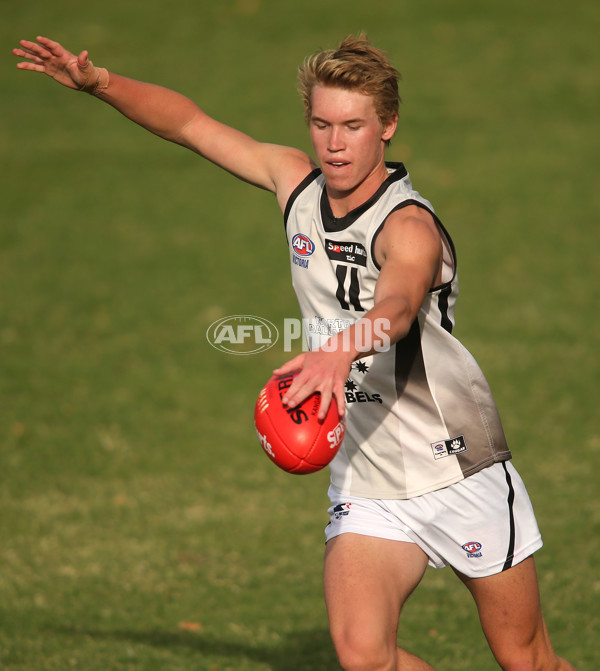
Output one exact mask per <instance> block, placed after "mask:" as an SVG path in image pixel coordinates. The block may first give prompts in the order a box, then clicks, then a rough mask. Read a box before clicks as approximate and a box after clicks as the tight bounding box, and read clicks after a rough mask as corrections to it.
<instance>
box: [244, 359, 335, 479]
mask: <svg viewBox="0 0 600 671" xmlns="http://www.w3.org/2000/svg"><path fill="white" fill-rule="evenodd" d="M298 372H299V371H295V372H292V373H287V374H284V375H274V376H273V377H271V379H270V380H269V381H268V382H267V384H266V385H265V386H264V387H263V389H262V391H261V392H260V394H259V396H258V399H257V401H256V406H255V408H254V424H255V426H256V432H257V433H258V439H259V441H260V444H261V446H262V448H263V450H264V451H265V452H266V454H267V456H268V457H269V458H270V459H271V461H273V462H274V463H275V464H277V466H279V468H282V469H283V470H284V471H287V472H288V473H296V474H304V473H314V472H315V471H319V470H321V469H322V468H324V467H325V466H327V464H329V462H330V461H331V460H332V459H333V457H335V455H336V454H337V451H338V450H339V448H340V445H341V444H342V440H343V438H344V433H345V430H346V426H345V423H344V418H340V416H339V415H338V410H337V405H336V403H335V400H333V401H332V403H331V404H330V406H329V410H328V412H327V415H326V417H325V419H324V420H323V421H320V420H319V419H318V413H319V405H320V403H321V395H320V394H319V393H318V392H317V393H314V394H312V395H311V396H309V397H308V398H307V399H306V400H304V401H303V402H302V403H301V404H300V405H298V406H296V407H295V408H288V407H287V406H285V405H284V404H283V402H282V398H283V396H284V395H285V392H286V391H287V389H289V388H290V387H291V386H292V383H293V381H294V378H295V377H296V375H298Z"/></svg>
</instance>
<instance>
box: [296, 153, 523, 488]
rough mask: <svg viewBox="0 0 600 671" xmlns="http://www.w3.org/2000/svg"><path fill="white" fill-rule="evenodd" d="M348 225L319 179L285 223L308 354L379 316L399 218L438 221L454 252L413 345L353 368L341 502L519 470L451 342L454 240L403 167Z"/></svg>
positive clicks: (486, 393) (448, 254) (490, 407)
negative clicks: (385, 244)
mask: <svg viewBox="0 0 600 671" xmlns="http://www.w3.org/2000/svg"><path fill="white" fill-rule="evenodd" d="M387 167H388V172H389V176H388V179H387V180H386V181H385V182H384V183H383V184H382V186H381V187H380V188H379V190H378V191H377V192H376V193H375V194H374V195H373V196H372V197H371V198H370V199H369V200H368V201H367V202H365V203H364V204H363V205H361V206H360V207H358V208H357V209H355V210H353V211H351V212H350V213H349V214H348V215H347V216H345V217H343V218H341V219H336V218H334V217H333V214H332V211H331V208H330V205H329V201H328V199H327V195H326V192H325V181H324V178H323V175H322V174H321V171H320V170H318V169H317V170H315V171H313V172H312V173H311V174H310V175H309V176H308V177H307V178H306V179H304V180H303V182H302V183H301V184H300V185H299V186H298V187H297V188H296V190H295V191H294V192H293V193H292V195H291V197H290V199H289V201H288V203H287V206H286V210H285V214H284V219H285V224H286V235H287V239H288V245H289V249H290V261H291V269H292V281H293V285H294V289H295V291H296V295H297V297H298V301H299V304H300V309H301V312H302V318H303V323H304V328H305V334H306V339H307V343H308V347H309V348H310V349H315V348H317V347H319V346H320V345H322V344H323V343H324V342H325V341H326V340H327V339H328V338H329V337H330V336H331V335H332V334H333V333H336V332H338V331H341V330H343V329H344V328H346V327H347V326H348V325H349V324H352V323H353V322H355V321H357V320H358V319H360V318H361V317H362V316H363V315H364V314H365V312H366V311H368V310H369V309H370V308H372V307H373V305H374V300H373V296H374V291H375V283H376V282H377V278H378V276H379V270H380V268H379V266H378V264H377V262H376V261H375V258H374V253H373V249H374V244H375V239H376V237H377V235H378V234H379V232H380V231H381V229H382V227H383V225H384V223H385V221H386V218H387V217H388V216H389V215H390V213H391V212H393V211H394V210H397V209H400V208H402V207H405V206H407V205H411V204H416V205H418V206H420V207H423V208H425V209H426V210H428V211H429V212H430V213H431V214H432V215H433V217H434V218H435V221H436V222H437V224H438V226H439V230H440V234H441V236H442V239H443V241H444V248H445V249H444V269H443V273H442V275H443V277H442V284H441V285H440V286H438V287H435V288H433V289H431V290H430V291H429V293H428V294H427V296H426V298H425V300H424V302H423V305H422V306H421V309H420V311H419V314H418V317H417V319H415V322H414V323H413V325H412V327H411V329H410V332H409V333H408V335H407V336H406V337H405V338H403V339H402V340H400V341H399V342H397V343H396V344H394V345H392V347H391V348H390V349H388V350H387V351H385V352H379V353H376V354H374V355H372V356H368V357H365V358H362V359H360V360H358V361H356V362H354V363H353V364H352V370H351V372H350V377H349V379H348V380H347V382H346V399H345V400H346V412H347V428H346V436H345V438H344V442H343V444H342V447H341V449H340V451H339V453H338V454H337V456H336V457H335V459H334V460H333V461H332V463H331V466H330V468H331V481H332V484H333V485H334V486H335V487H336V488H337V489H339V490H341V492H342V493H345V494H349V495H353V496H361V497H368V498H380V499H385V498H387V499H398V498H399V499H404V498H412V497H414V496H419V495H421V494H425V493H427V492H430V491H434V490H437V489H441V488H443V487H446V486H448V485H451V484H452V483H455V482H458V481H459V480H462V479H463V478H465V477H467V476H469V475H472V474H473V473H476V472H477V471H480V470H481V469H482V468H485V467H486V466H489V465H491V464H492V463H494V462H498V461H504V460H507V459H510V457H511V455H510V451H509V449H508V446H507V444H506V439H505V437H504V432H503V430H502V425H501V422H500V417H499V415H498V411H497V409H496V405H495V403H494V399H493V397H492V394H491V391H490V389H489V386H488V384H487V382H486V380H485V378H484V376H483V374H482V372H481V370H480V369H479V366H478V365H477V363H476V361H475V360H474V358H473V357H472V356H471V355H470V354H469V352H468V351H467V350H466V349H465V348H464V347H463V346H462V345H461V343H460V342H459V341H458V340H457V339H456V338H454V336H453V335H452V329H453V327H454V304H455V301H456V296H457V293H458V284H457V277H456V258H455V252H454V246H453V244H452V241H451V239H450V237H449V235H448V234H447V232H446V231H445V229H444V227H443V226H442V224H441V222H440V221H439V219H438V218H437V217H436V215H435V214H434V212H433V208H432V207H431V204H430V203H429V202H428V201H427V200H425V199H424V198H423V197H422V196H420V195H419V194H418V193H417V192H416V191H414V190H413V188H412V186H411V183H410V179H409V176H408V173H407V172H406V169H405V168H404V166H403V165H402V164H400V163H396V164H392V163H390V164H387Z"/></svg>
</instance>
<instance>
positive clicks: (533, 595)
mask: <svg viewBox="0 0 600 671" xmlns="http://www.w3.org/2000/svg"><path fill="white" fill-rule="evenodd" d="M459 577H461V579H462V580H463V582H464V583H465V585H466V586H467V587H468V589H469V591H470V592H471V594H472V595H473V597H474V599H475V602H476V604H477V609H478V611H479V618H480V621H481V626H482V628H483V631H484V633H485V636H486V638H487V640H488V643H489V645H490V648H491V649H492V652H493V653H494V655H495V656H496V659H498V661H499V662H500V663H503V662H505V663H508V662H510V661H511V660H514V659H515V658H519V657H523V656H527V655H528V654H531V655H532V656H533V657H534V658H544V656H545V655H546V654H550V652H551V646H550V642H549V640H548V634H547V631H546V625H545V623H544V618H543V615H542V607H541V602H540V593H539V588H538V581H537V573H536V570H535V563H534V559H533V556H530V557H528V558H527V559H525V560H524V561H522V562H521V563H519V564H517V565H516V566H513V567H512V568H510V569H508V570H506V571H503V572H501V573H496V574H494V575H491V576H487V577H485V578H466V577H465V576H460V574H459Z"/></svg>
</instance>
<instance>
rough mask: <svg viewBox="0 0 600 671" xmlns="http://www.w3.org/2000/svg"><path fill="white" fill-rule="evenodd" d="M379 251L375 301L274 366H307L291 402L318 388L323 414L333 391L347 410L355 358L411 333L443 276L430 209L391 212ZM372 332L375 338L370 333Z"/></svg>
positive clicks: (288, 399) (341, 408)
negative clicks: (315, 344) (341, 327)
mask: <svg viewBox="0 0 600 671" xmlns="http://www.w3.org/2000/svg"><path fill="white" fill-rule="evenodd" d="M375 257H376V260H377V262H378V263H379V265H380V266H381V271H380V274H379V278H378V280H377V284H376V286H375V301H374V306H373V307H372V308H371V309H370V310H369V311H368V312H367V313H365V315H364V316H363V317H362V319H360V320H359V321H357V322H356V323H355V324H353V325H351V326H350V327H348V329H346V330H345V331H342V332H340V333H337V334H335V335H333V336H332V337H331V338H330V339H329V340H328V341H327V343H326V344H325V345H324V346H323V347H321V348H319V349H317V350H313V351H310V352H304V353H302V354H300V355H298V356H297V357H295V358H294V359H292V360H291V361H289V362H287V363H286V364H284V366H282V367H281V368H279V369H277V370H276V371H275V373H277V374H280V373H286V372H289V371H291V370H296V369H299V368H300V369H302V372H301V373H300V375H298V377H297V378H296V380H295V381H294V384H293V385H292V386H291V387H290V389H289V390H288V393H287V395H286V397H285V398H284V401H285V402H286V403H287V404H288V405H289V406H290V407H294V406H296V405H298V404H299V403H301V402H302V401H303V400H304V399H305V398H307V397H308V396H309V395H310V394H312V393H313V392H315V391H318V392H320V393H321V407H320V412H319V414H320V416H322V417H324V416H325V414H326V412H327V409H328V408H329V404H330V402H331V399H332V398H333V397H335V399H336V402H337V406H338V411H339V413H340V414H343V412H344V397H345V396H344V386H345V383H346V380H347V378H348V375H349V373H350V367H351V365H352V362H353V361H355V360H356V359H360V358H362V357H364V356H368V355H370V354H375V353H377V352H379V351H382V350H383V349H386V348H389V347H392V346H393V345H394V344H395V343H396V342H398V341H399V340H401V339H402V338H404V337H405V336H406V335H407V334H408V332H409V330H410V328H411V326H412V324H413V322H414V320H415V319H416V317H417V314H418V312H419V309H420V308H421V305H422V304H423V301H424V299H425V296H426V295H427V293H428V291H429V290H430V289H431V288H432V287H433V286H435V285H436V284H438V283H439V280H440V272H441V258H442V243H441V238H440V234H439V231H438V228H437V226H436V224H435V221H434V220H433V217H432V216H431V214H430V213H429V212H428V211H427V210H424V209H422V208H419V207H417V206H416V205H414V206H413V205H411V206H407V207H406V208H403V209H401V210H398V211H396V212H394V213H392V214H391V215H390V216H389V217H388V219H387V221H386V223H385V225H384V227H383V230H382V231H381V233H380V235H379V236H378V238H377V240H376V242H375ZM369 334H370V335H371V336H372V337H371V342H370V343H369V342H368V340H366V338H365V336H368V335H369ZM369 345H370V346H369ZM367 346H369V347H368V348H367Z"/></svg>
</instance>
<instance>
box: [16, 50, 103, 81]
mask: <svg viewBox="0 0 600 671" xmlns="http://www.w3.org/2000/svg"><path fill="white" fill-rule="evenodd" d="M36 40H37V41H36V42H30V41H29V40H21V41H20V42H19V44H20V45H21V48H17V49H13V54H14V55H15V56H18V57H19V58H24V59H26V60H25V61H21V62H20V63H17V67H18V68H19V69H21V70H31V71H33V72H41V73H43V74H46V75H48V76H49V77H52V79H55V80H56V81H57V82H58V83H59V84H62V85H63V86H66V87H67V88H70V89H83V90H85V89H86V86H87V85H88V82H89V85H92V83H95V82H96V77H95V70H96V68H95V67H94V64H93V63H92V61H90V60H89V58H88V52H87V51H82V52H81V53H80V54H79V56H75V54H72V53H71V52H70V51H67V50H66V49H65V48H64V47H63V46H62V45H60V44H59V43H58V42H54V41H53V40H49V39H48V38H47V37H37V38H36Z"/></svg>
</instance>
